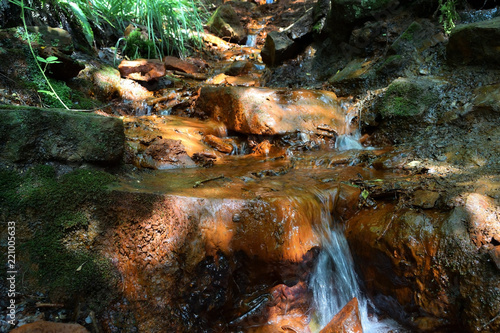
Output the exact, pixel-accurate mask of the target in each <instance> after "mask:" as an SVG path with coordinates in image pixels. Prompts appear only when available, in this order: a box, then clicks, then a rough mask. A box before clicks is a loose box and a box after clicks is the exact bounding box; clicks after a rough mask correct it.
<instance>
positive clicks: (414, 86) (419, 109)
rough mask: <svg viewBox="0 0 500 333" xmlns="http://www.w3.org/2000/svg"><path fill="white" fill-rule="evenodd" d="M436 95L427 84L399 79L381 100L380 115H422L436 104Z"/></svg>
mask: <svg viewBox="0 0 500 333" xmlns="http://www.w3.org/2000/svg"><path fill="white" fill-rule="evenodd" d="M436 96H437V95H436V93H435V91H433V90H432V89H431V87H430V86H429V83H427V82H419V81H416V80H409V79H399V80H395V81H394V82H392V83H391V84H390V85H389V87H388V88H387V90H386V92H385V95H384V97H383V100H382V108H381V114H382V116H383V117H384V118H385V117H390V116H403V117H407V116H415V115H420V114H422V113H423V112H424V111H425V110H426V109H427V108H429V107H430V106H431V105H433V104H435V103H436V98H437V97H436Z"/></svg>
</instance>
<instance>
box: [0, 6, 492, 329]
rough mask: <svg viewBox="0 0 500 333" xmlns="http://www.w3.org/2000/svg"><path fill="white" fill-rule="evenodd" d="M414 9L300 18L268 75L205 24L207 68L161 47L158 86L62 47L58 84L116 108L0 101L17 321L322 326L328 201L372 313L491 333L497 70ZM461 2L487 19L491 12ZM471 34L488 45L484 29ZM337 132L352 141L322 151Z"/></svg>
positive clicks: (253, 54)
mask: <svg viewBox="0 0 500 333" xmlns="http://www.w3.org/2000/svg"><path fill="white" fill-rule="evenodd" d="M421 3H423V4H425V6H424V5H423V6H422V8H421V10H419V11H412V10H411V9H412V8H413V9H414V7H411V6H410V7H406V6H405V5H404V4H403V5H401V6H399V7H389V5H387V6H386V4H382V5H381V4H379V3H378V2H377V3H376V4H374V8H373V10H376V11H370V12H363V11H360V12H359V13H358V12H354V13H356V15H355V17H351V18H349V19H348V21H346V20H347V16H346V17H342V18H339V17H336V16H335V15H338V13H333V12H329V14H328V15H326V16H320V17H317V16H313V21H312V22H314V19H317V20H318V21H317V22H320V21H321V22H323V23H322V24H324V29H323V30H321V31H319V32H318V33H317V34H314V33H312V32H309V33H308V35H307V34H306V35H307V36H306V37H305V38H302V37H304V36H305V35H303V36H301V37H299V38H297V39H294V38H292V37H291V35H290V34H289V33H288V32H285V35H286V36H285V37H286V38H288V39H290V40H291V41H292V43H291V44H290V43H288V42H287V43H288V44H289V45H294V44H297V43H298V44H300V45H301V46H302V48H295V47H294V49H293V50H294V52H291V53H288V52H284V53H282V54H284V55H286V56H287V57H292V59H288V60H287V59H286V57H285V59H282V60H280V62H283V64H282V65H278V64H277V63H274V64H273V65H274V66H264V65H263V64H262V63H261V62H260V58H259V57H260V56H259V52H260V50H259V47H262V46H263V45H265V44H266V43H267V42H265V41H264V40H263V38H260V40H259V37H258V38H257V46H258V47H257V48H254V47H242V46H241V45H238V44H232V43H228V42H226V41H224V40H222V39H218V38H217V37H215V36H213V35H209V34H207V35H206V36H205V40H206V41H207V44H209V45H211V46H212V47H211V48H208V50H210V51H209V53H208V54H207V55H205V56H206V60H205V61H201V60H200V59H198V58H191V59H187V60H184V61H180V60H179V61H175V62H174V61H173V60H172V59H168V66H171V67H169V68H170V69H168V71H169V72H168V74H167V76H160V78H159V79H158V80H157V81H155V80H152V82H149V83H144V82H141V80H138V79H137V77H135V78H134V79H133V80H132V79H125V78H123V77H121V76H126V75H124V73H120V72H119V71H118V70H117V69H115V68H112V66H110V64H109V63H108V64H103V63H102V59H101V60H97V59H90V58H89V56H88V55H82V54H80V55H79V56H78V57H77V59H79V61H80V62H82V61H83V63H85V64H86V65H87V66H86V69H85V70H83V71H82V72H80V74H79V76H78V77H77V78H76V79H75V81H73V83H82V84H81V87H83V88H84V91H85V92H86V93H89V92H91V94H92V95H94V96H98V97H99V98H100V99H101V100H105V99H108V98H113V99H112V100H111V101H110V102H107V103H106V105H103V106H101V107H99V110H98V111H96V112H95V113H97V114H99V115H100V116H96V115H91V116H90V115H84V114H68V112H64V111H45V110H36V111H37V112H38V114H39V115H40V117H41V120H36V116H37V114H35V116H34V117H33V116H25V115H24V114H29V115H32V114H33V112H35V110H27V111H2V112H5V114H9V116H7V117H3V118H2V122H0V125H1V126H2V131H1V133H2V135H3V136H2V139H3V140H2V166H3V169H2V170H3V171H2V178H1V179H2V183H1V185H2V190H3V191H2V193H4V194H3V196H2V201H1V202H2V221H3V222H6V221H11V220H14V221H16V222H17V225H18V226H19V229H18V230H19V231H18V239H19V240H20V244H28V245H25V246H23V247H21V248H20V250H19V252H20V256H21V257H20V259H19V260H20V261H19V262H20V263H21V264H20V271H22V272H23V274H25V275H24V276H26V277H27V278H26V279H25V280H23V283H22V284H21V285H20V286H21V287H20V289H19V290H20V294H19V298H18V300H19V303H18V304H19V307H18V308H17V309H18V318H21V323H22V322H23V321H31V320H33V319H35V318H38V319H40V318H41V319H45V320H50V321H68V320H70V321H76V322H78V323H80V324H82V325H84V326H85V327H86V328H87V329H89V330H91V331H103V332H119V331H127V332H164V331H178V332H186V331H200V332H202V331H203V332H204V331H207V332H219V331H220V332H240V331H244V332H276V331H278V332H290V331H295V332H308V331H319V329H320V328H321V327H318V322H319V320H318V318H316V317H315V315H314V309H315V307H317V304H314V295H313V294H314V293H313V291H312V288H311V280H312V274H313V272H314V268H315V267H316V266H317V263H318V260H319V258H320V257H321V254H322V253H324V249H323V248H322V247H323V244H322V242H321V238H320V237H318V234H317V232H318V228H319V225H320V224H321V223H322V219H323V218H322V216H321V214H322V212H325V211H327V212H329V213H330V215H331V216H332V217H333V218H332V219H331V220H329V222H330V223H329V224H332V225H337V226H341V229H342V230H344V233H345V236H346V239H347V242H348V245H349V249H350V252H351V253H352V257H353V259H354V265H355V268H356V272H357V274H358V275H359V280H360V281H361V288H362V290H363V293H364V294H365V295H366V297H367V298H368V299H369V300H370V303H371V305H370V309H369V312H370V314H371V315H372V316H373V315H376V316H377V317H378V318H379V319H380V320H383V319H386V318H391V319H393V320H395V321H397V322H398V323H399V326H397V328H393V330H396V331H406V330H407V331H417V332H419V331H428V332H449V331H467V332H472V331H477V330H478V329H479V330H481V331H483V332H496V331H498V330H499V325H500V319H499V316H498V312H499V311H500V294H499V292H498V285H499V274H498V270H499V269H500V260H499V254H498V253H499V252H500V250H499V248H500V247H499V245H500V238H499V236H498V235H500V233H499V230H498V229H499V228H500V227H499V226H500V224H499V221H498V220H499V202H498V200H499V194H500V193H499V181H500V179H499V176H498V175H499V172H498V171H499V159H500V158H499V156H500V151H499V148H500V144H499V137H500V136H499V134H500V133H499V130H498V128H499V127H498V125H499V117H498V110H499V107H498V101H499V100H500V98H498V96H499V88H498V77H499V76H498V73H499V72H498V69H495V68H496V67H495V66H497V62H496V60H495V59H496V58H491V57H490V55H491V52H487V55H485V56H484V57H480V56H477V57H476V58H474V59H472V60H470V58H469V55H468V53H467V52H465V51H464V48H462V49H458V50H457V49H456V48H455V49H454V48H453V47H451V46H450V44H451V43H452V42H453V39H452V38H459V37H453V36H457V35H455V34H454V33H453V32H452V34H451V35H450V37H449V38H448V36H447V35H446V34H445V33H443V31H442V29H441V27H440V25H439V24H438V22H437V20H436V18H433V17H432V11H433V10H434V7H432V5H431V2H430V1H429V2H427V1H422V2H421ZM229 4H230V5H234V7H236V8H237V10H236V12H237V13H238V14H239V15H245V14H241V13H242V12H243V13H245V10H246V11H247V12H246V13H247V16H244V17H245V18H246V19H247V20H244V19H242V20H241V21H243V22H247V21H248V22H249V24H255V20H254V21H252V20H248V17H251V15H250V14H248V11H249V10H251V11H253V13H255V14H253V15H261V14H262V13H267V14H268V15H270V16H272V14H275V13H276V12H279V11H282V10H283V9H285V8H287V6H288V7H290V8H291V9H293V10H290V12H292V13H291V14H290V16H289V17H288V20H289V21H288V20H285V18H287V17H286V16H283V15H281V18H280V19H278V20H276V21H274V23H270V24H268V25H267V26H266V27H264V28H263V29H262V30H261V32H260V34H261V36H264V34H268V35H269V34H270V32H271V31H274V32H279V27H280V25H283V26H282V28H285V27H286V26H287V25H288V23H290V22H293V21H300V22H304V21H302V20H298V18H301V17H302V16H303V15H309V14H307V13H308V12H307V11H306V10H307V7H308V6H311V8H312V5H313V4H312V3H309V2H306V5H307V6H305V7H306V8H304V5H303V4H302V3H301V2H298V1H288V2H286V1H283V2H278V3H277V4H276V5H277V6H275V7H273V4H266V5H259V6H256V5H254V4H251V3H248V2H240V3H239V2H234V3H233V2H230V3H229ZM320 5H323V4H320ZM332 5H336V6H345V7H344V8H347V9H348V8H350V7H349V6H354V5H353V4H352V3H351V2H348V4H342V3H341V2H340V1H333V2H332ZM377 6H380V7H377ZM384 6H385V7H384ZM391 6H393V5H391ZM247 7H248V8H247ZM245 8H247V9H245ZM335 8H337V9H338V7H335ZM469 12H471V11H469ZM387 13H389V14H390V15H388V14H387ZM477 13H478V14H477V16H481V15H482V16H483V18H487V19H490V20H486V21H484V22H487V23H482V24H483V25H484V24H487V25H488V26H489V27H488V29H486V30H487V31H488V34H489V33H490V32H489V31H491V30H493V31H495V29H497V30H498V28H491V26H495V24H496V23H495V22H497V21H498V19H494V18H493V19H491V17H488V15H489V14H488V13H493V14H494V13H495V11H490V12H480V11H478V12H477ZM375 14H376V15H375ZM493 14H492V15H493ZM252 18H253V19H258V20H257V21H258V22H260V17H257V16H255V17H252ZM305 21H307V20H305ZM268 22H272V21H268ZM317 22H316V23H317ZM339 22H343V24H345V25H344V26H343V27H342V29H341V30H337V29H338V28H339V26H338V25H339V24H340V23H339ZM313 26H314V25H313ZM478 26H479V27H478ZM468 27H469V28H470V29H471V31H474V32H473V34H474V36H476V38H477V39H478V43H479V41H480V40H482V39H483V40H486V41H488V40H490V39H488V38H489V37H488V36H484V35H481V30H484V29H483V28H482V27H481V23H477V24H473V25H472V26H468ZM460 29H462V28H460ZM460 29H459V31H460ZM299 30H300V29H299ZM290 31H295V30H293V29H291V30H290ZM332 31H334V32H332ZM282 32H283V31H282ZM273 36H278V34H274V35H273ZM285 37H283V38H285ZM286 38H285V39H286ZM469 39H470V38H469V37H465V38H464V40H465V41H467V40H469ZM241 43H243V41H241ZM461 43H463V41H462V42H456V44H455V45H460V44H461ZM269 44H270V43H267V45H268V47H269ZM285 44H286V43H285ZM479 45H481V44H480V43H479ZM339 46H344V47H343V48H342V47H339ZM346 46H348V47H349V48H348V50H350V51H349V52H346ZM468 47H473V46H467V47H466V48H465V50H466V49H467V48H468ZM480 48H482V47H480ZM483 49H484V48H483ZM295 52H297V54H295ZM461 52H463V55H462V57H460V54H461ZM275 54H276V53H275ZM449 54H453V57H447V55H449ZM474 54H476V55H480V53H477V52H476V53H474ZM493 54H496V53H493ZM457 57H458V58H457ZM264 58H265V57H264ZM448 58H452V59H453V60H450V61H452V62H451V63H448V62H447V61H448ZM16 59H18V60H17V61H19V62H20V61H21V59H22V57H18V58H16ZM457 59H459V60H457ZM460 59H462V60H460ZM275 61H276V58H275ZM166 62H167V61H166V60H165V61H164V62H163V63H166ZM149 63H154V62H149ZM156 65H157V64H156ZM160 67H161V66H160ZM166 67H167V65H166V64H165V68H166ZM155 68H156V67H155ZM165 70H166V71H167V69H165ZM148 73H150V76H149V77H151V75H153V72H152V71H148ZM9 75H13V74H12V73H11V72H9ZM13 77H14V76H13ZM4 82H5V80H4ZM84 82H86V83H85V84H83V83H84ZM89 82H90V83H89ZM248 86H250V87H248ZM283 87H287V89H284V88H283ZM9 89H12V88H11V87H9ZM14 91H16V90H15V89H14ZM19 96H24V95H22V92H19ZM124 100H126V101H124ZM10 101H12V99H10ZM263 110H264V111H265V112H264V111H263ZM16 114H18V115H16ZM19 114H20V115H19ZM14 115H15V116H14ZM291 115H293V117H291ZM10 118H12V119H14V121H9V119H10ZM33 119H34V120H33ZM96 119H98V120H96ZM82 121H83V125H80V124H81V122H82ZM95 122H99V123H98V124H96V123H95ZM63 123H64V124H65V126H64V127H61V126H57V125H60V124H63ZM37 124H39V126H37ZM73 124H74V125H73ZM27 125H29V126H27ZM42 125H43V126H42ZM82 126H83V128H84V129H83V130H82V129H81V128H82ZM72 128H74V129H73V130H72ZM19 129H26V130H27V131H28V133H27V134H20V133H24V132H20V130H19ZM90 129H95V130H96V132H90ZM75 133H86V134H88V135H86V136H82V135H75ZM350 134H352V135H351V136H350ZM346 135H347V137H352V138H356V139H358V138H359V139H360V140H359V141H360V142H361V143H362V145H361V143H359V142H358V146H357V147H358V148H359V147H362V148H363V149H355V150H353V149H349V148H352V146H347V148H348V149H347V150H344V151H342V150H341V149H338V148H339V147H338V142H340V138H342V137H345V136H346ZM21 137H26V138H27V139H26V140H25V141H22V140H19V138H21ZM122 147H124V148H123V149H122ZM373 147H376V148H375V149H373ZM96 169H97V170H96ZM103 171H106V173H104V172H103ZM109 173H112V174H115V177H111V176H110V175H109ZM113 180H114V183H112V182H113ZM111 183H112V185H108V184H111ZM89 184H92V185H91V186H89ZM103 185H107V187H106V188H104V187H103ZM61 187H62V189H61V190H59V189H58V188H61ZM325 198H328V199H325ZM68 202H71V205H70V204H68ZM4 225H5V223H3V224H2V228H3V227H4ZM2 232H3V234H5V232H7V230H4V229H2ZM44 235H53V236H55V238H54V237H46V236H44ZM2 239H6V237H4V238H2ZM37 242H38V244H41V245H42V246H40V249H41V250H42V253H39V252H38V250H40V249H37V248H36V244H37ZM29 244H31V247H30V245H29ZM55 254H59V256H58V257H57V258H58V259H57V260H54V261H53V262H51V261H50V260H47V259H46V258H47V257H49V258H52V257H54V256H55ZM62 268H64V269H62ZM51 271H52V273H51ZM54 273H57V274H55V276H58V278H57V279H54ZM2 281H4V280H2ZM49 281H54V282H55V283H52V284H51V283H49ZM32 295H35V296H32ZM40 304H55V305H57V304H59V305H60V306H56V307H55V308H52V307H43V306H40ZM3 324H4V323H3ZM18 324H19V323H18ZM2 328H6V329H8V326H6V325H4V326H2ZM365 329H366V327H365ZM386 331H388V330H386Z"/></svg>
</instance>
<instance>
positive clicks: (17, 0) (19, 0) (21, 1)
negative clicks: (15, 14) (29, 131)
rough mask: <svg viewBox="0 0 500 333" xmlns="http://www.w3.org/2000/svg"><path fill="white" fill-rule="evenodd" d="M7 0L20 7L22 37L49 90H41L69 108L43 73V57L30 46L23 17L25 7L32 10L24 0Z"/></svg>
mask: <svg viewBox="0 0 500 333" xmlns="http://www.w3.org/2000/svg"><path fill="white" fill-rule="evenodd" d="M9 1H11V2H12V3H14V4H16V5H18V6H19V7H21V15H20V17H21V20H22V22H23V26H24V32H25V34H24V37H25V39H26V41H27V42H28V47H29V49H30V52H31V55H32V56H33V58H34V59H35V60H36V61H35V63H36V66H37V67H38V69H39V70H40V73H41V75H42V76H43V78H44V80H45V82H46V83H47V86H48V88H49V89H50V91H42V92H46V93H49V94H51V95H52V96H54V97H55V98H56V99H57V100H58V101H59V102H60V103H61V104H62V105H63V107H64V108H65V109H67V110H69V107H68V106H67V105H66V104H65V103H64V102H63V101H62V99H61V98H60V97H59V95H58V94H57V93H56V91H55V89H54V87H53V86H52V84H51V82H50V81H49V79H48V78H47V76H46V75H45V69H43V68H42V66H41V65H40V61H39V59H43V58H41V57H40V56H38V55H37V54H36V52H35V50H34V49H33V46H31V38H30V34H29V33H28V26H27V24H26V19H25V16H24V12H25V10H26V9H28V10H32V9H31V8H29V7H26V6H25V5H24V0H9ZM49 58H50V57H49ZM52 58H56V57H52ZM43 61H44V62H45V63H46V65H45V68H47V64H48V63H47V62H48V61H49V60H46V59H43ZM50 61H53V62H55V61H57V58H56V59H51V60H50Z"/></svg>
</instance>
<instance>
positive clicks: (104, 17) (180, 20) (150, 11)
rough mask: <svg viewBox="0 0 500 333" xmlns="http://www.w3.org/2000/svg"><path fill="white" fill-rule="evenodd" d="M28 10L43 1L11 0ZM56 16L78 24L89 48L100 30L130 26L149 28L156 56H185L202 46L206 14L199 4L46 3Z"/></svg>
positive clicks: (168, 0)
mask: <svg viewBox="0 0 500 333" xmlns="http://www.w3.org/2000/svg"><path fill="white" fill-rule="evenodd" d="M10 1H11V2H13V3H15V4H17V5H20V6H24V7H25V8H27V9H33V10H35V9H36V6H38V5H39V3H40V1H36V0H10ZM41 3H42V6H50V8H52V11H53V12H54V14H56V13H57V12H61V13H64V14H66V15H67V16H69V17H72V18H73V19H74V20H76V21H77V22H78V24H79V26H80V28H81V30H82V32H83V33H84V35H85V38H86V40H87V42H88V44H89V45H90V46H92V45H93V44H94V36H95V32H96V31H97V30H105V29H106V28H109V27H111V28H112V29H115V30H117V31H121V32H123V31H124V30H125V28H126V27H127V26H128V25H129V24H135V25H141V26H144V27H146V31H147V36H148V38H149V39H150V40H151V41H153V44H154V46H155V52H156V54H157V55H165V54H178V55H181V56H185V55H187V54H188V53H189V48H190V47H197V46H199V45H200V43H199V41H200V38H199V33H200V32H201V31H203V25H202V24H203V20H204V19H205V10H204V7H203V5H202V4H201V2H199V1H198V0H194V1H193V0H138V1H132V0H125V1H123V0H74V1H69V0H43V1H41Z"/></svg>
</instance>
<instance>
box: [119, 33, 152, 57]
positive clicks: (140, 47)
mask: <svg viewBox="0 0 500 333" xmlns="http://www.w3.org/2000/svg"><path fill="white" fill-rule="evenodd" d="M126 41H127V43H126V45H125V48H124V49H123V53H124V54H125V55H126V56H127V57H129V58H130V59H137V58H148V59H152V58H156V47H155V43H154V42H153V41H152V40H150V39H147V38H146V37H145V36H144V35H143V33H142V32H141V30H139V29H135V30H133V31H132V32H131V33H130V35H129V36H128V37H127V38H126Z"/></svg>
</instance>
